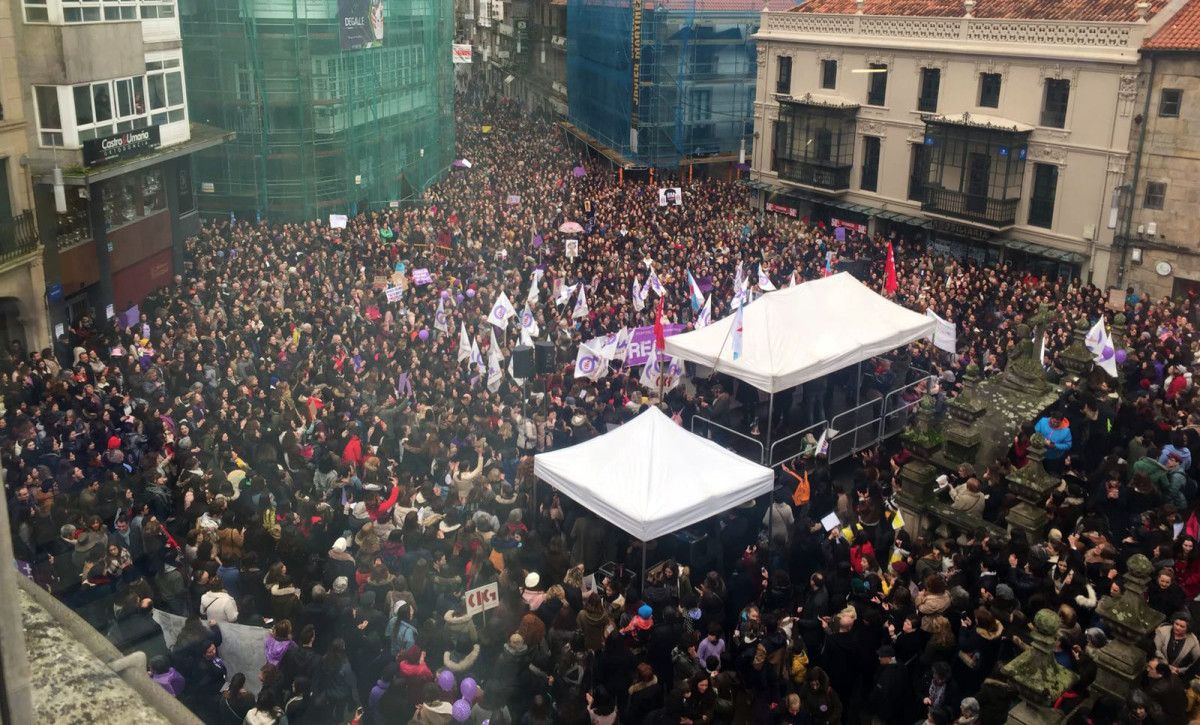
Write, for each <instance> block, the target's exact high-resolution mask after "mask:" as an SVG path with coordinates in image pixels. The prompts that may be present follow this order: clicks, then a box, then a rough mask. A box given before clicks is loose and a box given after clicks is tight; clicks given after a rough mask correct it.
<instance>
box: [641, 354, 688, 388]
mask: <svg viewBox="0 0 1200 725" xmlns="http://www.w3.org/2000/svg"><path fill="white" fill-rule="evenodd" d="M659 358H660V356H659V355H651V356H650V358H649V359H648V360H646V366H645V367H643V368H642V376H641V379H640V380H639V382H641V384H642V386H643V387H645V388H649V389H650V390H655V391H657V390H658V389H659V388H660V387H661V388H662V391H663V393H664V394H665V393H669V392H671V391H672V390H674V389H675V386H677V385H679V381H680V379H681V378H682V377H683V361H682V360H680V359H678V358H671V359H670V360H669V361H664V360H660V359H659Z"/></svg>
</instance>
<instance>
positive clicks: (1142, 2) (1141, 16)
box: [1133, 0, 1150, 23]
mask: <svg viewBox="0 0 1200 725" xmlns="http://www.w3.org/2000/svg"><path fill="white" fill-rule="evenodd" d="M1133 7H1134V9H1136V10H1137V14H1138V22H1139V23H1144V22H1146V17H1147V16H1148V15H1149V14H1150V3H1148V2H1146V0H1139V1H1138V3H1137V4H1136V5H1134V6H1133Z"/></svg>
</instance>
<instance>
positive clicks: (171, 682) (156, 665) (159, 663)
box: [150, 655, 183, 697]
mask: <svg viewBox="0 0 1200 725" xmlns="http://www.w3.org/2000/svg"><path fill="white" fill-rule="evenodd" d="M150 679H152V680H154V681H155V682H157V683H158V684H160V685H162V688H163V689H164V690H166V691H167V692H169V693H171V696H172V697H179V693H181V692H183V675H181V674H179V673H178V672H176V671H175V668H174V667H172V666H171V662H170V660H168V659H167V658H166V657H163V656H162V655H159V656H158V657H155V658H154V659H152V660H150Z"/></svg>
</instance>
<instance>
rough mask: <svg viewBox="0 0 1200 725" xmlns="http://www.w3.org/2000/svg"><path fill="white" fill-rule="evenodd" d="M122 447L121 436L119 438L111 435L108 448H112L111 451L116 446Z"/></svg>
mask: <svg viewBox="0 0 1200 725" xmlns="http://www.w3.org/2000/svg"><path fill="white" fill-rule="evenodd" d="M120 447H121V439H120V438H118V437H117V436H111V437H109V439H108V450H110V451H111V450H113V449H115V448H120Z"/></svg>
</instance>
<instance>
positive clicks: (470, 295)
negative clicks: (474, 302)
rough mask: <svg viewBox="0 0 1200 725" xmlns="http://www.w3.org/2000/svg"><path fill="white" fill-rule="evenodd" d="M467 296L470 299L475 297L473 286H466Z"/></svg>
mask: <svg viewBox="0 0 1200 725" xmlns="http://www.w3.org/2000/svg"><path fill="white" fill-rule="evenodd" d="M467 297H470V298H471V299H475V290H474V289H473V288H470V287H468V288H467Z"/></svg>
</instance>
